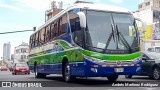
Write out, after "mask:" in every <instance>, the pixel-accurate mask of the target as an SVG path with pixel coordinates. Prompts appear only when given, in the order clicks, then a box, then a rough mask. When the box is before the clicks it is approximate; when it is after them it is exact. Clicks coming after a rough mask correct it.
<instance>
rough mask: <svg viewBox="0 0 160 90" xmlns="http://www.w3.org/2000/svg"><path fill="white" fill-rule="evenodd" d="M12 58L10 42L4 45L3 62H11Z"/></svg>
mask: <svg viewBox="0 0 160 90" xmlns="http://www.w3.org/2000/svg"><path fill="white" fill-rule="evenodd" d="M10 56H11V44H10V42H8V43H4V44H3V60H5V61H9V60H10Z"/></svg>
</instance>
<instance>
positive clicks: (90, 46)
mask: <svg viewBox="0 0 160 90" xmlns="http://www.w3.org/2000/svg"><path fill="white" fill-rule="evenodd" d="M139 42H140V39H139V33H138V28H137V26H136V19H135V18H134V17H133V15H132V13H131V12H129V11H128V10H127V9H124V8H121V7H116V6H111V5H99V4H93V3H85V2H79V3H75V4H73V5H72V6H70V7H69V8H67V9H65V10H62V11H61V12H60V13H58V14H57V15H55V16H54V17H53V18H51V19H50V20H49V21H47V22H46V23H45V24H44V25H43V26H41V27H40V28H39V29H38V30H37V31H36V32H35V33H33V34H32V35H31V36H30V54H29V66H30V70H31V71H33V72H34V73H35V77H36V78H42V77H46V75H49V74H60V75H62V76H63V78H64V80H65V81H66V82H71V81H72V80H74V79H76V77H107V78H108V80H109V81H115V80H117V78H118V75H132V74H134V75H135V74H139V73H141V64H142V61H141V52H140V44H139Z"/></svg>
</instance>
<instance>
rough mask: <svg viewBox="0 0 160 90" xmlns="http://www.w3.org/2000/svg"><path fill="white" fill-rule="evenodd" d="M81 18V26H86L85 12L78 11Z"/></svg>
mask: <svg viewBox="0 0 160 90" xmlns="http://www.w3.org/2000/svg"><path fill="white" fill-rule="evenodd" d="M77 14H78V16H79V19H80V26H81V27H82V28H86V16H85V14H84V13H83V12H78V13H77Z"/></svg>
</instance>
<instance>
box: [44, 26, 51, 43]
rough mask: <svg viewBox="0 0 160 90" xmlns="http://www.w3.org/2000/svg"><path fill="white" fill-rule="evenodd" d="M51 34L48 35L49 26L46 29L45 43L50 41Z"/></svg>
mask: <svg viewBox="0 0 160 90" xmlns="http://www.w3.org/2000/svg"><path fill="white" fill-rule="evenodd" d="M50 38H51V33H50V25H49V26H47V28H46V40H45V41H46V42H48V41H50Z"/></svg>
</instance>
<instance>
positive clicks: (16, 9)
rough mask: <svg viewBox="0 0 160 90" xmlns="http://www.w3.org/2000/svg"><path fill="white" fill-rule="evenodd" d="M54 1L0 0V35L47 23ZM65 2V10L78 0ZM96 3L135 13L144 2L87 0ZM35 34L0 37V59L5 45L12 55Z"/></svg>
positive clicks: (64, 0) (133, 0) (140, 0)
mask: <svg viewBox="0 0 160 90" xmlns="http://www.w3.org/2000/svg"><path fill="white" fill-rule="evenodd" d="M51 1H52V0H0V33H2V32H8V31H17V30H30V29H32V28H33V27H34V26H36V27H37V28H38V27H40V26H41V25H43V24H44V23H45V10H47V9H49V8H50V2H51ZM55 1H63V2H64V6H63V8H66V7H68V6H69V5H71V4H73V3H74V2H75V1H76V0H55ZM86 1H92V2H94V3H101V4H110V5H116V6H121V7H124V8H127V9H129V10H131V11H135V10H137V8H138V4H139V3H141V2H143V0H86ZM32 33H33V32H23V33H16V34H4V35H2V34H1V35H0V57H2V56H3V44H4V43H7V42H10V43H11V53H14V47H16V46H18V45H20V44H21V43H22V41H24V42H26V43H28V42H29V37H30V35H31V34H32Z"/></svg>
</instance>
